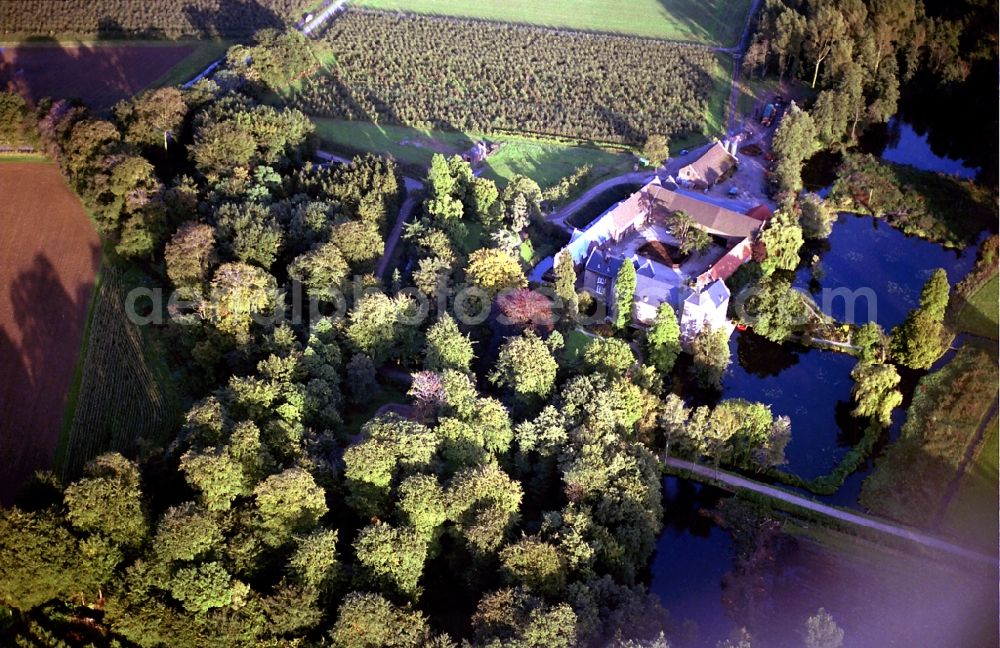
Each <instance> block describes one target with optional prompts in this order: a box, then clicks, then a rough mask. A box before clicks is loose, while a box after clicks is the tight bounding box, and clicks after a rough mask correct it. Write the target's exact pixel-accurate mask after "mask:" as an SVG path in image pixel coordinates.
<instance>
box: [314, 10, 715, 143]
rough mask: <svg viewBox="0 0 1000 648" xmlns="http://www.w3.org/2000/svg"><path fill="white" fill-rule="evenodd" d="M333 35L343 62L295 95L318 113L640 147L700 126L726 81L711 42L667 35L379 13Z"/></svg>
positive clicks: (343, 20)
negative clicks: (686, 42) (691, 43)
mask: <svg viewBox="0 0 1000 648" xmlns="http://www.w3.org/2000/svg"><path fill="white" fill-rule="evenodd" d="M325 38H326V40H327V41H328V43H329V46H330V47H331V49H332V51H333V52H334V53H335V54H336V56H337V63H338V65H337V66H336V67H335V68H333V69H331V70H330V71H329V72H328V73H327V74H324V75H320V76H317V77H314V78H312V79H310V80H309V81H308V82H306V83H305V84H303V87H302V89H301V91H300V92H299V93H297V95H296V98H295V105H296V106H298V107H300V108H301V109H302V110H304V111H306V112H308V113H310V114H318V115H326V116H332V117H339V118H346V119H364V120H371V121H377V122H387V123H397V124H405V125H408V126H417V127H433V128H442V129H447V130H462V131H471V132H490V131H491V130H494V129H509V130H514V131H523V132H529V133H540V134H553V135H560V136H567V137H572V138H578V139H586V140H597V141H607V142H619V143H626V144H632V145H637V144H641V143H642V142H643V141H644V140H645V138H646V136H647V135H649V134H651V133H664V134H668V135H670V134H679V133H682V132H687V131H696V132H700V131H701V130H702V128H703V125H704V115H705V113H706V110H707V108H708V101H709V97H711V96H712V95H713V93H714V92H716V91H717V88H716V82H715V76H714V75H713V73H714V71H715V68H716V67H717V66H718V62H717V60H716V55H715V54H714V53H713V52H712V51H711V50H709V49H707V48H698V47H688V46H682V45H677V44H673V43H669V42H665V41H650V40H647V39H641V38H634V37H628V36H611V35H598V34H586V33H571V32H552V31H547V30H544V29H540V28H535V27H529V26H523V25H513V24H500V23H488V22H481V21H479V22H477V21H465V20H453V19H437V18H431V17H421V16H397V15H392V14H387V13H379V12H369V11H348V12H347V13H346V14H345V15H343V16H341V17H339V18H338V19H337V21H336V22H335V23H334V24H333V25H332V26H331V28H330V30H329V31H328V33H327V35H326V37H325ZM376 44H377V45H376Z"/></svg>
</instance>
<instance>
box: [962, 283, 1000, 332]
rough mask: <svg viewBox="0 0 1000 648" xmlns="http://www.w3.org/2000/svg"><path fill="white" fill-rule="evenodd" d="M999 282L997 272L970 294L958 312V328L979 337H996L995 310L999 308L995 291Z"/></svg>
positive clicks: (999, 289)
mask: <svg viewBox="0 0 1000 648" xmlns="http://www.w3.org/2000/svg"><path fill="white" fill-rule="evenodd" d="M998 291H1000V282H998V280H997V273H996V272H994V273H993V277H992V278H991V279H989V280H988V281H987V282H986V283H985V284H983V285H982V286H981V287H980V288H979V290H977V291H976V292H975V293H973V294H972V296H971V297H970V298H969V300H968V301H967V302H966V303H965V305H964V306H963V307H962V310H961V312H960V313H959V314H958V330H959V331H962V332H967V333H972V334H973V335H979V336H981V337H985V338H990V339H992V340H996V339H997V326H998V321H997V312H998V309H1000V304H998V299H997V293H998Z"/></svg>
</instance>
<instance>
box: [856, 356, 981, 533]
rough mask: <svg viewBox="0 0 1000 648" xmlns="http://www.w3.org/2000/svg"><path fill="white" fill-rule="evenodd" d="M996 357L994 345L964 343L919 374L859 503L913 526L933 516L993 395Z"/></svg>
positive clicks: (939, 507)
mask: <svg viewBox="0 0 1000 648" xmlns="http://www.w3.org/2000/svg"><path fill="white" fill-rule="evenodd" d="M996 358H997V356H996V351H995V350H984V349H979V348H976V347H975V346H973V345H972V344H970V343H967V344H966V345H965V346H963V347H962V348H961V349H959V351H958V353H957V354H956V355H955V357H954V358H953V359H952V360H951V361H950V362H949V363H948V364H946V365H945V366H944V367H942V368H941V369H939V370H938V371H935V372H933V373H930V374H927V375H926V376H924V377H923V378H921V379H920V382H919V383H918V384H917V387H916V390H915V392H914V397H913V401H912V403H911V404H910V407H909V409H907V412H906V423H905V424H904V425H903V429H902V431H901V433H900V437H899V439H898V440H897V441H895V442H894V443H893V444H892V445H890V446H889V447H888V448H887V450H886V451H885V452H884V453H883V455H882V456H881V457H879V458H878V459H877V460H876V461H875V470H874V471H873V472H872V474H871V475H870V476H869V477H868V478H867V479H865V481H864V483H863V484H862V487H861V504H863V505H864V506H865V507H866V508H868V509H870V510H871V511H873V512H875V513H877V514H878V515H883V516H886V517H890V518H892V519H894V520H898V521H900V522H905V523H907V524H912V525H914V526H919V527H928V526H930V525H931V524H932V523H933V522H934V521H935V519H936V517H937V514H938V512H939V511H940V510H941V508H942V506H943V505H944V504H945V502H944V501H943V499H944V494H945V491H946V490H947V488H948V485H949V484H950V483H951V482H952V480H953V479H954V478H955V476H956V475H957V474H958V471H959V469H960V468H961V466H962V462H963V461H964V459H965V457H966V453H967V451H968V450H969V448H970V447H971V445H972V443H974V441H975V440H976V433H977V431H978V430H979V426H980V424H981V423H982V422H983V418H984V417H985V416H986V414H987V413H988V412H989V410H990V408H991V407H992V405H993V403H994V401H995V399H996V393H997V391H996V390H997V380H998V376H997V360H996ZM994 454H995V453H994ZM994 461H995V459H994ZM993 516H994V517H995V516H996V509H994V510H993Z"/></svg>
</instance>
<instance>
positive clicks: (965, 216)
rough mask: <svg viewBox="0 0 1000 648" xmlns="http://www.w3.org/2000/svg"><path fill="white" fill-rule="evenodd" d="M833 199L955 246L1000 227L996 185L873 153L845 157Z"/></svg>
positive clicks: (840, 205)
mask: <svg viewBox="0 0 1000 648" xmlns="http://www.w3.org/2000/svg"><path fill="white" fill-rule="evenodd" d="M830 198H831V199H832V201H833V202H834V204H835V206H836V207H837V208H838V209H842V210H845V211H854V212H866V213H871V214H872V215H874V216H875V217H877V218H885V219H886V220H888V221H889V222H890V223H891V224H892V225H893V227H896V228H897V229H899V230H900V231H902V232H903V233H905V234H909V235H912V236H919V237H921V238H925V239H928V240H930V241H934V242H936V243H940V244H941V245H944V246H946V247H951V248H958V249H961V248H965V247H966V246H968V245H971V244H973V243H974V242H975V241H976V239H977V238H978V236H979V235H980V233H981V232H982V231H983V230H986V229H991V230H994V231H995V230H996V189H995V188H993V189H990V188H986V187H983V186H980V185H977V184H975V183H974V182H971V181H969V180H963V179H961V178H957V177H954V176H949V175H944V174H938V173H932V172H930V171H921V170H920V169H916V168H914V167H911V166H907V165H905V164H893V163H891V162H885V161H882V160H879V159H877V158H875V157H873V156H871V155H859V154H851V155H848V156H847V157H845V158H844V162H843V164H841V166H840V168H839V170H838V171H837V180H836V182H834V184H833V188H832V190H831V191H830Z"/></svg>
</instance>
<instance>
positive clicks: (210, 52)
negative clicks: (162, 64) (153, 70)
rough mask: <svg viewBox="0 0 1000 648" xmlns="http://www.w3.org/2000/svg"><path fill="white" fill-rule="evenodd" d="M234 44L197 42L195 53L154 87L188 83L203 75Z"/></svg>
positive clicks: (208, 41)
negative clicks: (203, 71)
mask: <svg viewBox="0 0 1000 648" xmlns="http://www.w3.org/2000/svg"><path fill="white" fill-rule="evenodd" d="M233 43H234V41H231V40H204V41H196V43H195V48H194V51H192V52H191V53H190V54H188V55H187V57H186V58H185V59H184V60H182V61H181V62H180V63H178V64H177V65H175V66H174V67H172V68H170V69H169V70H168V71H167V72H166V74H164V75H163V76H161V77H160V78H159V79H157V80H156V81H155V82H154V83H153V84H152V87H154V88H163V87H166V86H175V85H182V84H184V83H187V82H188V81H190V80H191V79H193V78H195V77H196V76H198V75H199V74H201V72H202V70H204V69H205V68H207V67H208V66H209V65H210V64H211V63H213V62H214V61H216V60H218V59H220V58H223V57H224V56H225V55H226V51H227V50H229V48H230V46H231V45H232V44H233Z"/></svg>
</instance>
